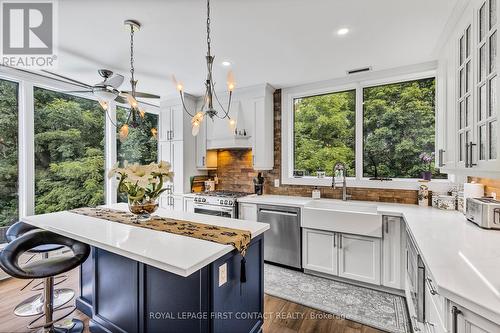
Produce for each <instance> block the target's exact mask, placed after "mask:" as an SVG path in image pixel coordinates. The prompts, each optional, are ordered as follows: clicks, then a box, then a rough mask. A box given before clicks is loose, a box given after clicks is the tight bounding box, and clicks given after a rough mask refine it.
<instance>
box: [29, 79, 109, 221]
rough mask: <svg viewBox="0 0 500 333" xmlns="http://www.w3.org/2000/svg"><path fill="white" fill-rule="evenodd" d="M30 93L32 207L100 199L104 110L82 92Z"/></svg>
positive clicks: (44, 209)
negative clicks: (32, 100) (32, 106)
mask: <svg viewBox="0 0 500 333" xmlns="http://www.w3.org/2000/svg"><path fill="white" fill-rule="evenodd" d="M34 94H35V213H36V214H41V213H50V212H57V211H61V210H67V209H73V208H77V207H83V206H96V205H100V204H103V203H104V123H105V119H104V117H105V113H104V111H103V110H102V109H101V107H100V106H99V104H98V103H97V102H95V101H91V100H87V99H84V98H79V97H73V96H69V95H65V94H61V93H57V92H53V91H50V90H45V89H41V88H35V90H34Z"/></svg>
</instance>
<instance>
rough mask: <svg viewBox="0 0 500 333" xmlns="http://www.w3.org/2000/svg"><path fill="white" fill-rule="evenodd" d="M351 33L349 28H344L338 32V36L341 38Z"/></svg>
mask: <svg viewBox="0 0 500 333" xmlns="http://www.w3.org/2000/svg"><path fill="white" fill-rule="evenodd" d="M348 33H349V29H347V28H342V29H339V30H338V31H337V35H339V36H344V35H347V34H348Z"/></svg>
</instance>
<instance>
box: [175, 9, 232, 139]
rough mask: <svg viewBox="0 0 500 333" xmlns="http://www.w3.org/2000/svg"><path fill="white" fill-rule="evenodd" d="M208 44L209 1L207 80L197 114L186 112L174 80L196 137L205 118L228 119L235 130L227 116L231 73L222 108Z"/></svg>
mask: <svg viewBox="0 0 500 333" xmlns="http://www.w3.org/2000/svg"><path fill="white" fill-rule="evenodd" d="M210 44H211V40H210V0H207V55H206V57H205V58H206V61H207V78H206V80H205V96H204V99H203V105H202V106H201V108H200V110H199V111H198V112H192V111H189V110H188V108H187V107H186V103H185V102H184V90H183V89H184V87H183V86H182V83H180V82H177V81H176V80H175V79H174V83H175V86H176V89H177V90H178V91H179V94H180V96H181V101H182V107H183V109H184V111H185V112H186V113H187V114H188V115H190V116H191V126H192V131H191V133H192V134H193V136H196V135H198V132H199V130H200V126H201V123H202V122H203V119H205V117H206V116H208V117H210V119H214V118H215V117H217V118H219V119H228V122H229V126H230V127H231V129H232V130H234V128H236V120H235V119H232V118H231V117H230V116H229V111H230V109H231V98H232V96H233V90H234V87H235V84H234V79H233V77H232V73H231V72H229V73H228V78H227V89H228V91H229V98H228V103H227V107H226V108H224V107H223V106H222V103H221V102H220V101H219V98H218V97H217V93H216V92H215V84H214V81H213V78H212V68H213V64H214V59H215V57H214V56H213V55H212V54H211V49H210ZM214 99H215V101H216V102H217V104H218V105H219V107H220V109H221V110H222V115H221V114H219V113H218V112H217V110H216V109H215V108H214Z"/></svg>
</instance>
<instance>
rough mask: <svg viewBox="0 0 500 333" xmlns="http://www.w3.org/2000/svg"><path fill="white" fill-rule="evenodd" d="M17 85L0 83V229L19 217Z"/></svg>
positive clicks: (8, 82) (5, 82)
mask: <svg viewBox="0 0 500 333" xmlns="http://www.w3.org/2000/svg"><path fill="white" fill-rule="evenodd" d="M17 89H18V85H17V83H14V82H10V81H5V80H0V96H1V97H2V98H0V227H1V226H5V225H9V224H11V223H12V222H14V221H16V219H17V217H18V212H17V209H18V203H17V202H18V200H17V198H18V197H17V187H18V181H17V179H18V164H17V163H18V162H17V160H18V153H17V150H18V135H17V134H18V122H17V117H18V107H17Z"/></svg>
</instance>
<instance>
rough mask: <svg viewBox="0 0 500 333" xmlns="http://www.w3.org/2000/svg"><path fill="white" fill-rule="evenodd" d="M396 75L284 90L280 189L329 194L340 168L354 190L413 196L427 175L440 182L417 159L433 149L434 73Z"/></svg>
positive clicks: (432, 167)
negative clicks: (324, 189) (309, 188)
mask: <svg viewBox="0 0 500 333" xmlns="http://www.w3.org/2000/svg"><path fill="white" fill-rule="evenodd" d="M471 33H472V32H471V31H470V30H469V32H468V34H471ZM463 45H464V46H463V47H464V59H466V56H468V55H469V54H470V53H472V50H470V51H467V48H472V47H473V46H472V45H470V42H467V39H466V38H464V40H463ZM464 61H465V60H464ZM464 68H465V71H464V72H463V73H464V74H463V75H464V78H465V77H466V76H468V77H469V78H471V79H470V80H471V81H470V83H469V85H468V87H469V88H466V86H465V84H464V91H465V90H466V89H469V90H473V86H472V84H473V81H472V75H471V74H470V73H469V74H465V73H466V71H467V66H465V67H464ZM400 73H401V74H399V75H398V76H396V77H394V76H393V75H394V73H390V75H391V76H386V77H384V76H382V75H383V74H380V76H375V75H369V76H367V77H369V78H370V80H369V81H368V80H367V81H361V80H360V77H359V76H357V77H353V78H346V79H337V80H332V81H331V82H328V83H314V84H308V85H304V86H297V87H293V88H287V89H283V91H282V100H283V112H282V113H281V117H282V120H281V124H282V128H281V137H282V139H281V142H282V145H281V149H282V151H281V154H282V164H281V174H282V182H283V183H284V184H291V185H316V186H329V185H331V181H332V180H331V178H330V177H331V176H332V168H333V165H334V164H335V163H336V162H339V161H340V162H344V163H345V164H346V166H347V168H348V174H347V176H348V179H347V183H348V186H353V187H356V186H357V187H368V188H369V187H373V188H394V189H414V188H415V183H416V182H415V180H416V179H422V177H423V173H424V172H427V171H431V172H432V179H447V177H448V176H447V175H446V174H441V173H440V172H439V170H437V169H436V168H435V163H434V161H432V162H431V163H430V164H426V163H424V162H423V161H422V159H421V158H420V156H421V155H422V154H423V153H426V154H427V155H431V154H432V155H433V154H434V152H435V149H436V147H435V94H436V93H435V78H434V75H435V72H434V70H433V69H431V68H429V67H424V66H422V70H421V71H420V73H419V74H415V72H409V73H405V72H403V71H402V72H400ZM464 83H465V81H464ZM492 135H496V133H495V132H492ZM319 171H321V173H319ZM323 172H324V175H325V176H326V178H324V179H322V178H323V177H322V175H323ZM385 180H392V181H391V182H387V181H385ZM437 183H438V182H435V184H436V186H438V187H439V188H441V185H437ZM443 186H446V185H445V184H443Z"/></svg>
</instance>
